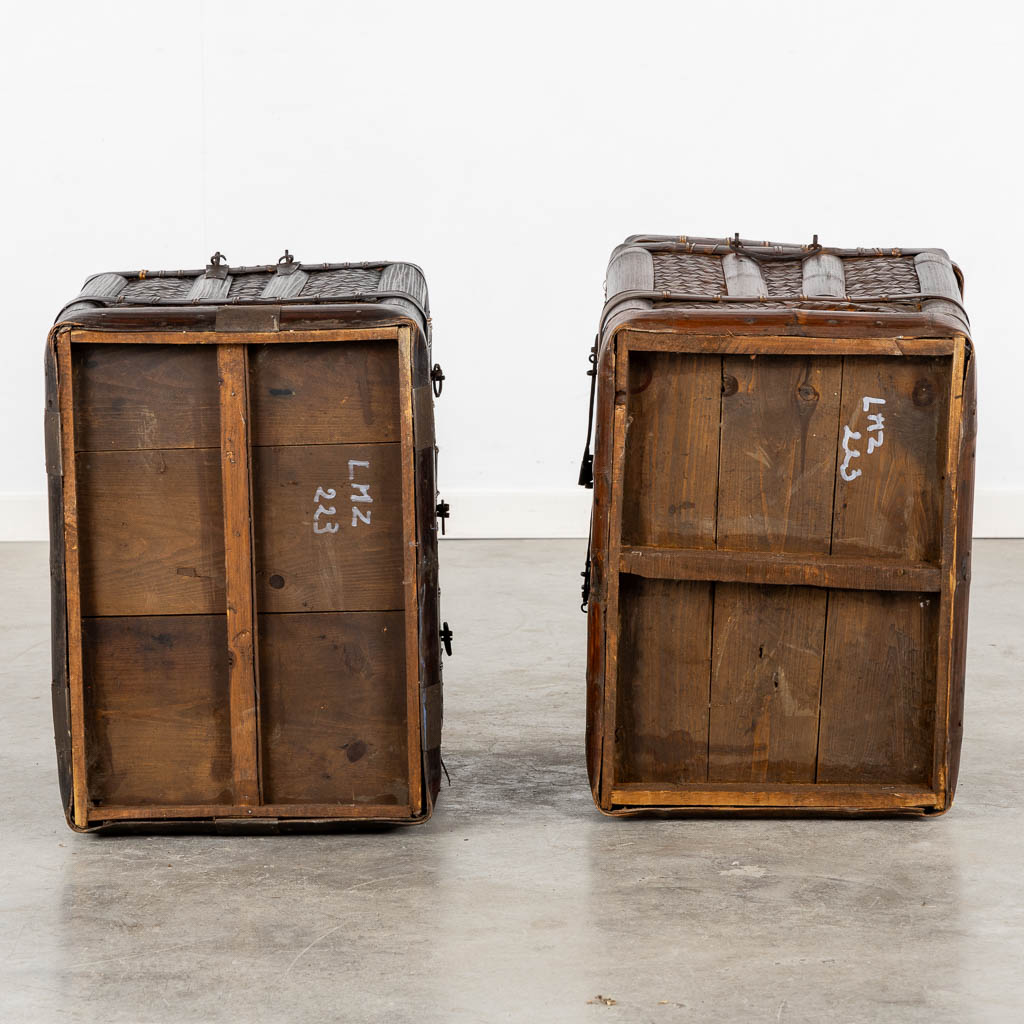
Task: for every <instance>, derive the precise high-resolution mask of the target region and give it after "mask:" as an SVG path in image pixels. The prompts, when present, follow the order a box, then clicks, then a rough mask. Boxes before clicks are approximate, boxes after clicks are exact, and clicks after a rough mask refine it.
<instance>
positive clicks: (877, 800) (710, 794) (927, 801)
mask: <svg viewBox="0 0 1024 1024" xmlns="http://www.w3.org/2000/svg"><path fill="white" fill-rule="evenodd" d="M611 800H612V803H613V804H616V805H619V806H623V807H721V808H723V809H726V808H729V807H810V808H819V809H822V810H824V809H827V808H835V809H837V810H885V809H887V808H897V807H933V806H935V803H936V794H935V793H934V792H933V791H932V790H931V788H930V787H928V786H913V785H908V786H887V785H822V784H817V785H815V784H809V785H801V784H790V785H784V784H780V783H772V784H771V785H770V786H768V787H767V788H766V787H764V786H761V785H756V784H752V783H737V784H735V785H726V784H724V783H708V784H707V785H703V786H701V785H695V784H693V785H691V784H687V785H683V786H676V787H654V786H643V785H635V786H616V787H615V788H614V789H613V790H612V792H611Z"/></svg>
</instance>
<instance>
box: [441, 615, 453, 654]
mask: <svg viewBox="0 0 1024 1024" xmlns="http://www.w3.org/2000/svg"><path fill="white" fill-rule="evenodd" d="M440 637H441V643H442V644H444V653H445V654H447V655H448V657H449V658H450V657H451V656H452V639H453V638H454V634H453V633H452V631H451V628H450V627H449V625H448V623H447V622H442V623H441V632H440Z"/></svg>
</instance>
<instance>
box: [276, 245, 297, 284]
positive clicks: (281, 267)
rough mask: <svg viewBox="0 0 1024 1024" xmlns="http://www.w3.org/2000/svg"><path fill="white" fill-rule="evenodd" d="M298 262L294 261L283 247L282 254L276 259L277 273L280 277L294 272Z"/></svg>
mask: <svg viewBox="0 0 1024 1024" xmlns="http://www.w3.org/2000/svg"><path fill="white" fill-rule="evenodd" d="M299 266H300V264H298V263H296V262H295V257H294V256H293V255H292V254H291V253H290V252H289V251H288V250H287V249H285V251H284V255H283V256H282V257H281V258H280V259H279V260H278V261H277V273H278V274H279V275H281V276H282V277H287V276H288V275H289V274H294V273H295V271H296V270H298V269H299Z"/></svg>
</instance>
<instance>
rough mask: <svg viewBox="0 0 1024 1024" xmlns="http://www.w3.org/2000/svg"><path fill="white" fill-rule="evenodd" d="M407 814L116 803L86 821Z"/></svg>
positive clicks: (394, 807)
mask: <svg viewBox="0 0 1024 1024" xmlns="http://www.w3.org/2000/svg"><path fill="white" fill-rule="evenodd" d="M409 816H410V809H409V807H408V805H406V806H402V805H400V804H263V805H261V806H259V807H247V806H245V805H243V804H239V805H231V804H218V805H215V806H214V805H210V804H169V805H153V806H149V807H125V806H120V805H117V804H111V805H109V806H103V807H96V808H93V809H92V810H91V811H90V814H89V821H90V822H91V823H96V822H100V821H165V820H174V819H188V818H205V819H209V820H214V819H222V818H284V819H288V818H313V819H318V820H328V821H342V820H345V819H349V818H351V819H355V820H364V819H367V818H380V819H385V820H389V821H390V820H395V821H400V820H402V819H405V818H408V817H409Z"/></svg>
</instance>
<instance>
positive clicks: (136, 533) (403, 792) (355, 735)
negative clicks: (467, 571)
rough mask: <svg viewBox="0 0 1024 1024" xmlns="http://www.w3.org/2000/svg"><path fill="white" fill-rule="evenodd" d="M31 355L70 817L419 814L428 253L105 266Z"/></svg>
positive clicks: (431, 751)
mask: <svg viewBox="0 0 1024 1024" xmlns="http://www.w3.org/2000/svg"><path fill="white" fill-rule="evenodd" d="M46 370H47V395H46V405H47V407H46V422H47V431H46V433H47V469H48V473H49V488H50V490H49V493H50V518H51V561H52V582H53V709H54V722H55V731H56V741H57V758H58V767H59V776H60V784H61V794H62V798H63V802H64V808H65V811H66V814H67V819H68V822H69V824H70V825H71V826H72V827H73V828H75V829H78V830H91V829H96V828H109V827H115V826H116V827H125V826H126V825H127V824H131V823H134V824H135V825H136V826H143V827H151V826H153V825H155V824H166V823H168V822H179V823H186V824H187V825H188V826H189V827H194V826H195V825H196V824H198V823H204V824H205V825H206V826H207V827H210V828H219V829H223V830H233V829H236V828H237V827H239V823H240V822H243V823H246V827H247V828H265V829H269V830H275V829H279V828H285V827H288V826H290V825H292V826H294V825H297V824H299V823H306V827H308V826H309V823H317V824H320V825H322V824H326V823H328V822H347V821H353V820H358V821H386V822H413V821H423V820H425V819H426V818H427V817H428V816H429V815H430V812H431V809H432V806H433V801H434V798H435V797H436V795H437V791H438V780H439V773H440V731H441V674H440V649H439V644H440V638H439V631H440V623H439V621H438V590H437V540H436V538H437V534H436V525H437V523H436V510H437V508H438V506H437V497H436V491H435V446H434V425H433V400H432V395H431V391H432V386H434V387H438V388H439V386H440V380H442V379H443V377H442V375H441V374H440V371H439V369H438V368H436V367H434V368H432V366H431V359H430V340H429V320H428V311H427V291H426V284H425V282H424V280H423V276H422V274H421V273H420V271H419V269H418V268H416V267H414V266H412V265H411V264H319V265H315V266H308V265H307V266H302V265H301V264H299V263H297V262H295V261H294V260H293V259H292V258H291V257H290V256H289V255H288V254H286V255H285V257H282V260H281V261H280V262H279V263H278V264H277V265H276V266H274V265H270V266H259V267H243V268H238V269H231V268H228V267H227V266H225V265H224V264H223V261H222V259H221V258H220V257H219V254H218V255H217V256H216V257H214V259H213V260H212V261H211V263H210V265H209V266H208V267H207V268H206V270H205V271H202V270H199V271H176V272H170V273H166V272H161V273H153V272H146V271H140V272H131V273H119V274H101V275H98V276H96V277H93V278H90V279H89V280H88V281H87V282H86V285H85V287H84V290H83V292H82V294H81V295H80V296H79V297H78V298H77V299H76V300H75V301H74V302H73V303H71V304H70V305H69V306H67V307H66V308H65V309H64V310H63V311H62V312H61V314H60V316H59V317H58V319H57V324H56V326H55V327H54V328H53V330H52V331H51V333H50V336H49V342H48V346H47V353H46ZM432 378H433V381H432ZM444 510H445V511H446V508H445V509H444Z"/></svg>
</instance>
